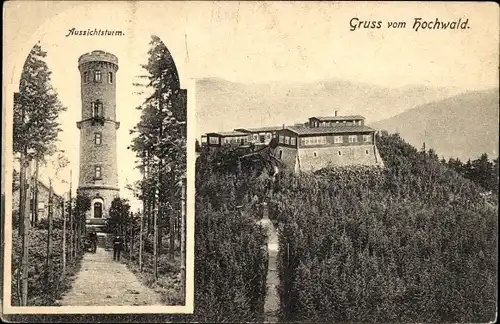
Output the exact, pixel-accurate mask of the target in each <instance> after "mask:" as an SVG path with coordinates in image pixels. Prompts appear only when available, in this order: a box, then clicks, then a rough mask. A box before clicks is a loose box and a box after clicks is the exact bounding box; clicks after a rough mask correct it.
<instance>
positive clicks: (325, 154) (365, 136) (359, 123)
mask: <svg viewBox="0 0 500 324" xmlns="http://www.w3.org/2000/svg"><path fill="white" fill-rule="evenodd" d="M273 138H277V139H278V145H277V147H276V148H273V149H272V151H273V154H274V156H276V157H277V158H278V159H280V160H281V161H282V162H283V163H284V164H285V165H286V166H287V168H290V169H291V170H294V171H295V172H298V171H316V170H319V169H322V168H325V167H328V166H349V165H366V166H380V167H383V166H384V163H383V161H382V159H381V157H380V154H379V152H378V149H377V146H376V143H375V130H374V129H373V128H370V127H368V126H365V118H364V117H363V116H358V115H356V116H337V112H335V115H334V116H331V117H311V118H309V121H308V122H307V123H304V124H296V125H294V126H284V125H283V126H282V127H267V128H238V129H235V131H234V132H218V133H207V134H205V135H204V136H203V137H202V145H204V146H207V147H209V148H218V147H223V146H227V145H228V146H249V145H256V146H257V145H267V144H269V142H270V141H271V139H273Z"/></svg>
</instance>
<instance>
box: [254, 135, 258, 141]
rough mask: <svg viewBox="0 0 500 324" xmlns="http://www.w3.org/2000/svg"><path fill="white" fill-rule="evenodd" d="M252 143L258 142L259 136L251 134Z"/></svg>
mask: <svg viewBox="0 0 500 324" xmlns="http://www.w3.org/2000/svg"><path fill="white" fill-rule="evenodd" d="M253 141H254V142H258V141H259V134H253Z"/></svg>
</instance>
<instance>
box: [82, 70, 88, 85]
mask: <svg viewBox="0 0 500 324" xmlns="http://www.w3.org/2000/svg"><path fill="white" fill-rule="evenodd" d="M87 82H89V73H88V72H87V71H85V72H83V83H87Z"/></svg>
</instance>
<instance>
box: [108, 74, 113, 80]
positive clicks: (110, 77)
mask: <svg viewBox="0 0 500 324" xmlns="http://www.w3.org/2000/svg"><path fill="white" fill-rule="evenodd" d="M108 82H109V83H113V72H108Z"/></svg>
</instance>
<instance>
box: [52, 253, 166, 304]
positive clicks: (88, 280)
mask: <svg viewBox="0 0 500 324" xmlns="http://www.w3.org/2000/svg"><path fill="white" fill-rule="evenodd" d="M59 304H60V305H61V306H128V305H130V306H140V305H147V306H151V305H162V304H161V299H160V295H159V294H158V293H156V292H155V291H153V290H151V289H149V288H147V287H146V286H144V285H143V284H142V283H140V282H139V280H138V279H137V277H136V276H135V275H134V274H133V273H132V272H131V271H130V270H128V269H127V266H126V265H125V264H122V263H119V262H116V261H113V252H112V251H106V250H104V249H103V248H97V252H96V253H95V254H94V253H86V254H85V255H84V257H83V261H82V267H81V270H80V273H78V275H77V276H76V279H75V281H74V282H73V285H72V289H71V291H70V292H68V293H66V295H65V296H63V298H62V299H61V300H60V301H59Z"/></svg>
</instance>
